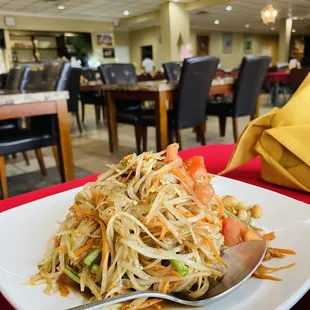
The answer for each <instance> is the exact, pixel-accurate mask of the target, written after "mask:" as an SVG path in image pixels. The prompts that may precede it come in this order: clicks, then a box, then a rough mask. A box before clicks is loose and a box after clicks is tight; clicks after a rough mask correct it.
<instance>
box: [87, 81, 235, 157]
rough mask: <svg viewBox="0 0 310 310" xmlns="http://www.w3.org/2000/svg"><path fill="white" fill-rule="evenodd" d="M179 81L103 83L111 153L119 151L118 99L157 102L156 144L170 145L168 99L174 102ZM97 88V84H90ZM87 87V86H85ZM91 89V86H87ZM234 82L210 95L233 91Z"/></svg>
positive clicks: (159, 147) (216, 89) (212, 90)
mask: <svg viewBox="0 0 310 310" xmlns="http://www.w3.org/2000/svg"><path fill="white" fill-rule="evenodd" d="M177 85H178V84H177V83H167V82H166V81H154V82H140V83H138V84H134V85H101V86H100V87H102V89H103V91H104V92H105V96H106V101H107V115H108V129H109V144H110V151H111V153H113V152H115V151H117V121H116V109H115V101H116V100H141V101H143V100H149V101H154V102H155V115H156V145H157V150H158V151H160V150H163V149H165V148H166V147H167V145H168V137H167V101H168V102H170V103H171V102H172V101H173V98H174V94H175V90H176V88H177ZM90 87H93V88H95V87H96V86H95V85H94V86H90ZM85 89H86V88H85ZM87 89H88V90H89V89H90V88H89V87H88V88H87ZM232 90H233V84H217V85H214V86H212V87H211V90H210V96H214V95H217V94H227V93H231V92H232Z"/></svg>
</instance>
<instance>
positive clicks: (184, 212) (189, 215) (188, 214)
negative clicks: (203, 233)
mask: <svg viewBox="0 0 310 310" xmlns="http://www.w3.org/2000/svg"><path fill="white" fill-rule="evenodd" d="M178 212H179V213H181V214H182V215H183V216H185V217H187V218H189V217H193V216H194V214H193V213H191V212H189V211H185V210H181V209H178Z"/></svg>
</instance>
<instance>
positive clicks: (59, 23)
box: [0, 16, 113, 67]
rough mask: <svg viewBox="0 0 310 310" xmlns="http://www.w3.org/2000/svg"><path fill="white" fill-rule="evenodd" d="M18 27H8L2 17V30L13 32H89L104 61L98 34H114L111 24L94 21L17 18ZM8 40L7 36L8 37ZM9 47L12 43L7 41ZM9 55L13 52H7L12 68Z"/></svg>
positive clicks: (8, 50)
mask: <svg viewBox="0 0 310 310" xmlns="http://www.w3.org/2000/svg"><path fill="white" fill-rule="evenodd" d="M15 20H16V26H15V27H7V26H5V24H4V17H3V16H0V29H8V30H10V29H12V30H33V31H53V32H57V31H59V32H89V33H91V36H92V44H93V49H94V54H96V55H98V57H99V56H100V60H102V48H101V47H100V46H98V45H97V38H96V33H98V32H112V29H113V28H112V23H111V22H101V21H92V20H67V19H60V18H40V17H33V16H15ZM6 39H7V36H6ZM6 44H7V46H10V42H8V41H7V40H6ZM7 55H11V50H10V49H9V48H8V49H7V51H6V62H7V67H10V66H12V62H11V60H10V59H9V58H10V57H8V56H7Z"/></svg>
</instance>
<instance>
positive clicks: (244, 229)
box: [222, 216, 263, 247]
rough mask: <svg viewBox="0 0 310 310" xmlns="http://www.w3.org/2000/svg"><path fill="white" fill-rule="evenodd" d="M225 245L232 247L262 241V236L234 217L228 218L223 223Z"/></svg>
mask: <svg viewBox="0 0 310 310" xmlns="http://www.w3.org/2000/svg"><path fill="white" fill-rule="evenodd" d="M222 234H223V236H224V242H225V245H227V246H229V247H231V246H234V245H237V244H239V243H241V242H244V241H248V240H257V239H258V240H262V239H263V238H262V236H261V235H260V234H259V233H258V232H257V231H255V230H254V229H252V228H250V227H248V226H247V225H245V224H244V223H242V222H241V221H239V220H237V219H236V218H234V217H231V216H228V217H227V219H226V220H225V221H224V223H223V228H222Z"/></svg>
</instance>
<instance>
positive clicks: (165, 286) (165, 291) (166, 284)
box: [160, 281, 170, 294]
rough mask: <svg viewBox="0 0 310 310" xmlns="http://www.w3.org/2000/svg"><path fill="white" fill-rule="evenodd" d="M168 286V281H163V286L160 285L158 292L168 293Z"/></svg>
mask: <svg viewBox="0 0 310 310" xmlns="http://www.w3.org/2000/svg"><path fill="white" fill-rule="evenodd" d="M169 284H170V282H169V281H165V282H164V283H163V285H162V287H161V289H160V291H161V292H162V293H164V294H166V293H167V291H168V288H169Z"/></svg>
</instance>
